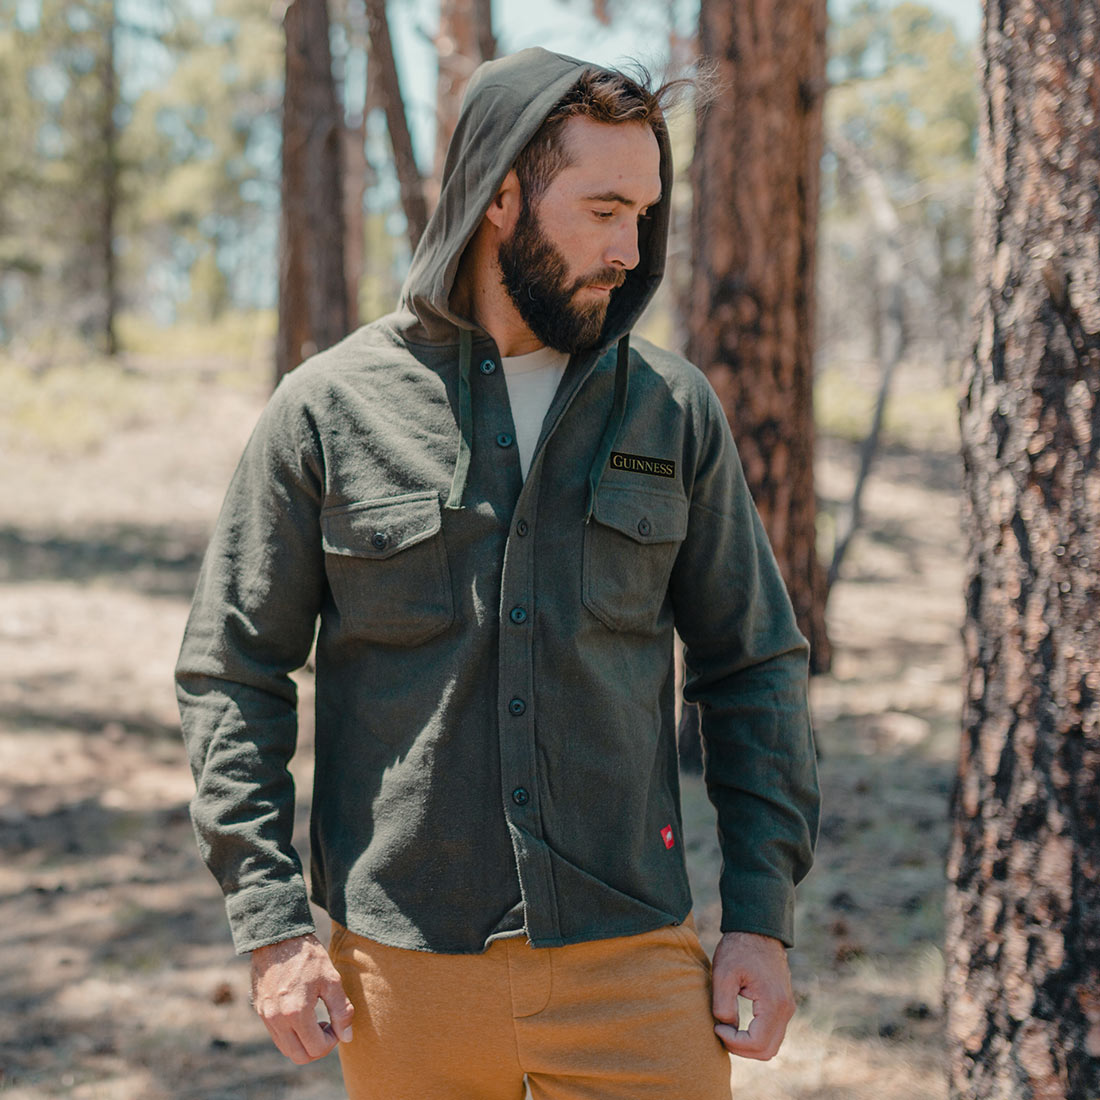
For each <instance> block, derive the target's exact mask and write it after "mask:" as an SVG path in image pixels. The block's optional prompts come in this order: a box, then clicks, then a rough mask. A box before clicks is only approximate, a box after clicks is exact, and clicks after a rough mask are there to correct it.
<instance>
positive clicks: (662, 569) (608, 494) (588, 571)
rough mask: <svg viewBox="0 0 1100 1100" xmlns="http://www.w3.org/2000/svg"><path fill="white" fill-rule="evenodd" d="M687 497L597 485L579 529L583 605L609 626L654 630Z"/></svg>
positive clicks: (683, 522)
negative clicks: (591, 505)
mask: <svg viewBox="0 0 1100 1100" xmlns="http://www.w3.org/2000/svg"><path fill="white" fill-rule="evenodd" d="M687 515H688V509H687V502H686V501H685V500H684V499H683V498H682V497H678V496H673V495H671V494H667V493H654V492H651V491H647V490H645V489H633V488H625V487H620V486H617V485H616V486H601V487H600V490H599V492H598V493H597V494H596V506H595V508H594V509H593V514H592V520H591V521H590V522H589V523H588V525H587V526H586V527H585V531H584V593H583V598H584V604H585V607H587V608H588V610H589V611H591V612H592V614H593V615H595V616H596V617H597V618H598V619H599V620H600V621H601V622H602V623H604V625H605V626H608V627H610V628H611V629H612V630H622V631H634V632H640V633H653V632H654V631H655V630H656V629H657V618H658V615H659V614H660V611H661V607H662V605H663V604H664V601H665V596H666V594H667V591H668V579H669V576H670V575H671V573H672V563H673V562H674V561H675V559H676V553H677V551H678V550H679V549H680V543H681V542H683V540H684V536H685V535H686V534H687Z"/></svg>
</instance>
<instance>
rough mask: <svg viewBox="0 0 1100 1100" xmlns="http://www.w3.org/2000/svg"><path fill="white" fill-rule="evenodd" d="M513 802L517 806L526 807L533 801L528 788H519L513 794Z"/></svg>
mask: <svg viewBox="0 0 1100 1100" xmlns="http://www.w3.org/2000/svg"><path fill="white" fill-rule="evenodd" d="M512 801H513V802H514V803H515V804H516V805H517V806H526V805H527V803H528V802H530V801H531V796H530V795H529V794H528V793H527V788H526V787H517V788H516V789H515V790H514V791H513V792H512Z"/></svg>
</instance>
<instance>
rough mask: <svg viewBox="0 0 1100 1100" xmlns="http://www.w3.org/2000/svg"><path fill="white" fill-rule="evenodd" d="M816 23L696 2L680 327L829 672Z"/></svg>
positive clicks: (820, 31)
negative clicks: (703, 83) (710, 89)
mask: <svg viewBox="0 0 1100 1100" xmlns="http://www.w3.org/2000/svg"><path fill="white" fill-rule="evenodd" d="M825 27H826V14H825V0H776V2H773V3H768V4H765V3H764V0H743V2H741V3H737V4H729V3H724V2H722V0H702V3H701V5H700V11H699V46H700V50H701V51H702V53H703V55H704V57H705V58H707V59H709V60H711V61H713V62H714V63H715V64H716V67H717V76H718V79H719V81H720V84H721V87H722V92H721V94H720V95H719V97H718V98H717V99H716V101H715V102H714V103H713V104H712V105H711V106H710V107H709V109H708V110H706V111H705V112H701V113H700V114H699V116H698V119H697V128H696V145H695V157H694V161H693V164H692V185H693V190H694V195H695V206H694V210H693V215H692V251H693V255H694V269H693V274H692V289H691V295H690V315H689V322H688V325H689V332H690V337H689V355H690V356H691V358H692V359H693V360H694V361H695V362H696V363H698V364H699V366H700V367H702V369H703V370H704V371H705V372H706V374H707V377H708V378H709V379H710V381H711V384H712V385H713V386H714V389H715V391H716V392H717V394H718V396H719V398H720V400H721V402H722V406H723V408H724V409H725V411H726V415H727V417H728V418H729V421H730V424H731V426H732V428H733V433H734V436H735V438H736V439H737V443H738V447H739V449H740V452H741V458H742V462H743V464H744V467H745V474H746V477H747V479H748V483H749V487H750V489H751V490H752V493H753V497H754V499H755V500H756V505H757V508H758V509H759V511H760V515H761V518H762V519H763V521H764V525H765V527H766V528H767V531H768V535H769V537H770V539H771V542H772V546H773V547H774V549H775V553H776V557H777V558H778V560H779V564H780V568H781V569H782V571H783V576H784V579H785V580H786V582H787V586H788V589H789V590H790V593H791V598H792V600H793V602H794V607H795V612H796V614H797V616H798V621H799V625H800V627H801V629H802V631H803V632H804V633H805V634H806V636H807V637H808V638H809V639H810V645H811V661H812V667H813V669H814V671H817V672H821V671H824V670H826V669H827V668H828V666H829V643H828V638H827V636H826V633H825V618H824V606H825V594H826V586H825V571H824V568H823V567H822V565H821V563H820V562H819V561H818V558H817V552H816V546H815V501H814V483H813V438H814V427H813V349H814V340H813V333H814V272H815V245H816V235H817V216H818V193H819V178H820V160H821V150H822V100H823V97H824V93H825Z"/></svg>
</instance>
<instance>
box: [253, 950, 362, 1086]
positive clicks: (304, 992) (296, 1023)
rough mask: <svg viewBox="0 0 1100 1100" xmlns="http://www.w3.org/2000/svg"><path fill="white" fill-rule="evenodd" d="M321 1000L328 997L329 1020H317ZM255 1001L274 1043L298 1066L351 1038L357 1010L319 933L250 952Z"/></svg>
mask: <svg viewBox="0 0 1100 1100" xmlns="http://www.w3.org/2000/svg"><path fill="white" fill-rule="evenodd" d="M318 1001H324V1002H325V1007H326V1008H327V1009H328V1014H329V1019H330V1021H331V1023H324V1024H322V1023H319V1022H318V1020H317V1002H318ZM252 1005H253V1007H254V1008H255V1009H256V1011H257V1012H258V1013H259V1014H260V1019H261V1020H263V1022H264V1025H265V1026H266V1027H267V1030H268V1031H269V1032H270V1034H271V1038H272V1039H273V1040H274V1041H275V1045H276V1046H277V1047H278V1048H279V1050H280V1051H282V1053H283V1054H285V1055H286V1056H287V1057H288V1058H289V1059H290V1060H291V1061H292V1062H294V1063H295V1064H296V1065H299V1066H304V1065H305V1064H306V1063H307V1062H313V1061H315V1060H316V1059H318V1058H323V1057H324V1056H325V1055H326V1054H328V1053H329V1052H330V1051H331V1050H332V1049H333V1047H335V1046H336V1044H337V1042H341V1043H350V1042H351V1017H352V1014H353V1012H354V1009H353V1008H352V1006H351V1002H350V1001H349V1000H348V998H347V994H345V993H344V987H343V986H342V985H341V984H340V975H339V974H338V973H337V971H336V967H334V966H333V965H332V961H331V960H330V959H329V957H328V952H327V951H326V950H325V949H324V948H323V947H322V946H321V942H320V940H318V939H317V937H316V936H313V935H309V936H295V937H294V938H293V939H289V940H282V941H281V942H280V943H272V944H269V945H268V946H267V947H257V948H256V950H255V951H253V952H252Z"/></svg>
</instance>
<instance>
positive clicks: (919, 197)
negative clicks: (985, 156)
mask: <svg viewBox="0 0 1100 1100" xmlns="http://www.w3.org/2000/svg"><path fill="white" fill-rule="evenodd" d="M829 49H830V62H829V76H830V80H831V82H832V87H831V89H830V92H829V95H828V97H827V100H826V144H827V146H831V148H832V149H833V151H834V153H831V154H830V155H828V156H826V159H825V175H824V219H823V245H824V248H823V254H822V271H823V276H824V278H823V287H825V288H826V290H825V292H824V293H823V300H824V305H825V307H826V310H827V313H826V316H825V317H824V323H825V331H826V333H827V334H828V335H829V336H830V337H831V338H834V339H846V338H851V337H852V335H853V331H854V330H857V329H863V330H866V329H868V328H870V327H871V326H870V320H869V318H870V315H871V313H872V311H873V309H874V308H875V303H874V301H873V298H872V297H871V296H870V295H869V294H868V292H867V289H866V288H867V283H868V277H867V273H868V271H869V270H870V257H869V245H870V240H869V233H868V217H867V206H866V197H865V195H864V194H863V192H862V188H861V186H860V184H859V181H858V180H857V179H856V178H854V176H853V175H852V173H851V172H850V171H849V170H848V168H847V166H846V165H845V164H844V162H843V159H842V158H838V157H837V156H836V155H834V154H835V150H836V149H837V148H838V147H839V145H840V143H841V142H846V143H850V145H851V146H854V147H855V148H856V149H857V150H858V151H859V153H860V154H861V155H862V157H863V158H864V159H865V161H866V162H867V163H868V164H869V165H870V166H871V167H872V168H873V170H874V171H875V172H877V173H878V174H879V175H880V176H881V178H882V180H883V181H884V183H885V185H886V187H887V190H888V192H889V195H890V198H891V200H892V202H893V204H894V206H895V208H896V210H897V212H898V215H899V217H900V219H901V222H902V227H903V234H904V240H903V246H904V251H905V256H906V262H907V272H908V274H909V275H911V279H910V280H909V288H910V298H911V304H912V305H913V307H914V308H913V310H912V315H911V316H910V317H909V318H907V321H908V324H909V327H910V336H911V337H912V338H914V339H916V340H918V341H919V340H922V339H923V340H927V341H935V340H939V341H941V342H942V343H943V344H944V345H945V348H944V350H945V352H946V353H947V354H948V355H949V356H951V355H957V354H959V352H960V351H961V340H962V335H961V334H962V331H963V329H964V326H965V323H966V315H967V301H968V298H969V290H970V280H971V268H970V253H971V249H970V242H971V221H972V205H973V204H972V196H973V188H974V178H975V155H976V150H977V133H978V94H977V70H976V63H975V58H974V51H973V48H972V47H971V46H969V45H967V44H966V43H964V42H963V41H962V40H961V39H960V38H959V36H958V33H957V32H956V30H955V27H954V24H953V23H952V22H951V21H950V20H949V19H947V18H946V17H945V16H944V15H943V14H941V13H940V12H938V11H936V10H934V9H933V8H931V7H929V6H928V5H926V4H921V3H914V2H905V3H900V4H898V5H896V6H894V7H889V8H887V7H884V6H883V5H882V4H880V3H876V2H875V0H860V2H859V3H857V4H855V5H854V6H853V7H852V8H851V9H850V10H849V11H848V12H847V14H846V15H844V16H842V17H840V18H838V19H836V20H835V21H834V22H833V24H832V26H831V28H830V36H829ZM853 307H854V308H853Z"/></svg>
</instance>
